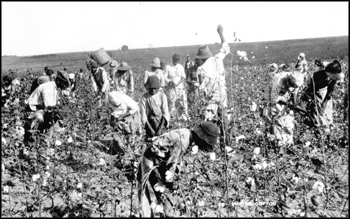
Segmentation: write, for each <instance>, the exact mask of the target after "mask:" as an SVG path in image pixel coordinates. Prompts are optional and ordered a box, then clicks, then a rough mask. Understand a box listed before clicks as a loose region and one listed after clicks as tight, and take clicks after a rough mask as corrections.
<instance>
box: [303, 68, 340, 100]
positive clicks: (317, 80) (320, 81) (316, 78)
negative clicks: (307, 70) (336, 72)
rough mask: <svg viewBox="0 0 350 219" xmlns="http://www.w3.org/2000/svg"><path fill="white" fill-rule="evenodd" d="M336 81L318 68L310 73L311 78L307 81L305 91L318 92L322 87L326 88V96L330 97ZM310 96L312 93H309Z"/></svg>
mask: <svg viewBox="0 0 350 219" xmlns="http://www.w3.org/2000/svg"><path fill="white" fill-rule="evenodd" d="M335 84H336V81H334V80H332V79H330V78H329V77H328V75H327V74H326V71H325V70H320V71H317V72H315V73H313V75H312V79H311V80H310V81H309V82H308V84H307V88H306V92H307V93H309V94H313V92H314V91H315V92H318V91H319V90H321V89H322V88H326V87H327V88H328V91H327V96H326V98H329V97H331V95H332V93H333V91H334V87H335ZM311 96H312V95H311Z"/></svg>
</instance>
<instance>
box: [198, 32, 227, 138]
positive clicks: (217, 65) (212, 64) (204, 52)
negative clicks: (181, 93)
mask: <svg viewBox="0 0 350 219" xmlns="http://www.w3.org/2000/svg"><path fill="white" fill-rule="evenodd" d="M217 32H218V34H219V36H220V39H221V49H220V51H219V52H218V53H217V54H216V55H215V56H213V55H212V53H211V52H210V50H209V47H208V46H201V47H200V48H199V49H198V53H197V55H196V59H195V60H196V62H197V65H198V66H199V67H198V69H197V73H198V76H199V77H200V79H201V80H200V86H199V92H200V94H202V95H204V99H205V100H204V109H203V112H202V113H203V116H204V119H205V120H209V121H210V120H214V119H215V118H216V119H219V120H220V121H221V122H222V123H223V125H224V127H226V125H227V124H226V122H227V119H226V116H227V115H226V108H227V93H226V80H225V75H226V74H225V69H224V62H223V60H224V58H225V57H226V55H227V54H229V53H230V47H229V45H228V43H227V42H226V40H225V38H224V36H223V27H222V25H219V26H218V27H217ZM222 128H223V127H222ZM225 130H226V128H225ZM222 134H223V132H222ZM226 136H227V143H230V140H229V135H226Z"/></svg>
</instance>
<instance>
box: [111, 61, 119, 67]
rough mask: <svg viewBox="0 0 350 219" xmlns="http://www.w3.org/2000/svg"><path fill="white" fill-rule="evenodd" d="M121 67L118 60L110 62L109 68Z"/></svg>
mask: <svg viewBox="0 0 350 219" xmlns="http://www.w3.org/2000/svg"><path fill="white" fill-rule="evenodd" d="M118 66H119V63H118V62H117V60H112V61H110V62H109V67H110V68H116V67H118Z"/></svg>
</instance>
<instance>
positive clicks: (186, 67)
mask: <svg viewBox="0 0 350 219" xmlns="http://www.w3.org/2000/svg"><path fill="white" fill-rule="evenodd" d="M193 65H194V62H193V61H191V57H190V55H189V54H187V56H186V62H185V63H184V68H185V72H186V71H187V69H188V68H189V67H191V66H193Z"/></svg>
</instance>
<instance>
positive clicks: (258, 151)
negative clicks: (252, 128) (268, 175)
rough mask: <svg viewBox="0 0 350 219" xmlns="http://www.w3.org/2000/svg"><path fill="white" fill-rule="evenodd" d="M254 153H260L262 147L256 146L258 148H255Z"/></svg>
mask: <svg viewBox="0 0 350 219" xmlns="http://www.w3.org/2000/svg"><path fill="white" fill-rule="evenodd" d="M253 154H255V155H258V154H260V147H256V148H254V150H253Z"/></svg>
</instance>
